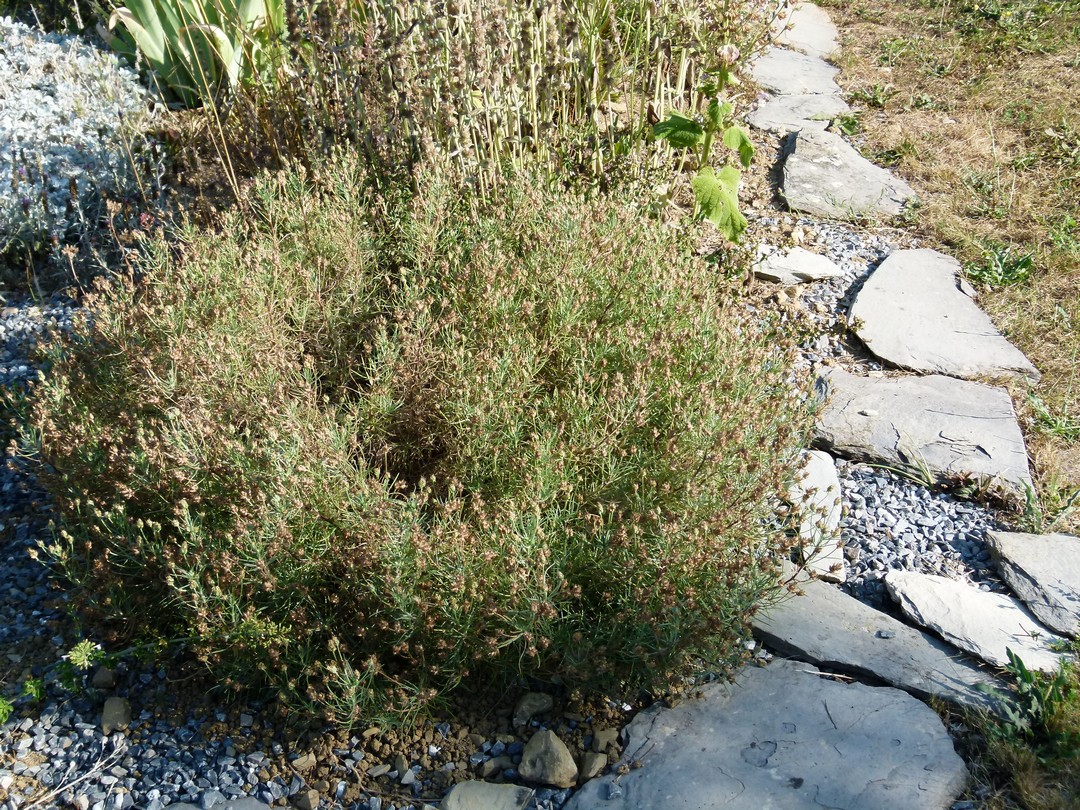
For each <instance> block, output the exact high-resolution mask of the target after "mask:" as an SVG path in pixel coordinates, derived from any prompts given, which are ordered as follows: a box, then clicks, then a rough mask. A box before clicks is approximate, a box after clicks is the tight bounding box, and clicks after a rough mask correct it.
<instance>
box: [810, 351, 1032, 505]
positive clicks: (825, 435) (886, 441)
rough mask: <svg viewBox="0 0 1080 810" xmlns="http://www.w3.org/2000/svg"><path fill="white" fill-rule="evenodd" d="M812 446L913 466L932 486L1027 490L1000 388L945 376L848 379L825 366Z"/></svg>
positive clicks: (1023, 459)
mask: <svg viewBox="0 0 1080 810" xmlns="http://www.w3.org/2000/svg"><path fill="white" fill-rule="evenodd" d="M818 387H819V391H820V392H821V393H822V395H823V396H824V397H825V398H826V404H825V406H824V408H823V409H822V410H821V412H820V413H819V414H818V423H817V426H816V428H815V438H814V441H815V443H816V445H817V446H818V447H820V448H822V449H824V450H828V451H830V452H832V453H833V455H840V456H844V457H846V458H850V459H853V460H856V461H869V462H874V463H881V464H886V465H890V466H894V467H915V468H919V469H922V470H924V471H925V472H928V473H929V474H930V475H932V476H933V477H934V479H935V480H936V481H937V482H938V483H947V482H950V481H954V480H956V479H961V478H976V479H986V480H989V481H990V482H992V483H995V484H996V485H998V486H999V487H1001V488H1003V489H1004V490H1005V491H1006V493H1012V494H1014V495H1023V493H1024V492H1025V489H1026V487H1027V486H1030V485H1031V477H1030V476H1029V474H1028V458H1027V448H1026V447H1025V446H1024V437H1023V435H1022V434H1021V433H1020V425H1019V424H1017V421H1016V413H1015V412H1014V411H1013V405H1012V400H1011V399H1010V398H1009V394H1008V392H1007V391H1005V390H1004V389H1002V388H994V387H991V386H989V385H982V384H981V383H975V382H968V381H967V380H957V379H955V378H953V377H942V376H939V375H933V376H929V377H895V378H890V377H856V376H855V375H854V374H849V373H848V372H846V371H843V370H841V369H827V370H826V371H825V372H824V373H823V374H822V376H821V377H820V378H819V379H818Z"/></svg>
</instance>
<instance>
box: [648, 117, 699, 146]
mask: <svg viewBox="0 0 1080 810" xmlns="http://www.w3.org/2000/svg"><path fill="white" fill-rule="evenodd" d="M653 135H655V136H656V137H657V138H663V139H664V140H666V141H667V142H668V143H670V144H671V145H672V146H674V147H675V148H677V149H687V148H690V147H692V146H697V145H698V144H700V143H701V142H702V140H704V138H705V130H704V129H703V128H702V126H701V124H699V123H698V122H697V121H691V120H690V119H689V118H686V117H685V116H682V115H679V114H678V113H672V114H671V115H670V116H668V119H667V120H666V121H661V122H660V123H658V124H656V125H654V126H653Z"/></svg>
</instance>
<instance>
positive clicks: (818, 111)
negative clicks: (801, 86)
mask: <svg viewBox="0 0 1080 810" xmlns="http://www.w3.org/2000/svg"><path fill="white" fill-rule="evenodd" d="M850 111H851V107H849V106H848V103H847V102H846V101H844V100H843V99H842V98H840V96H838V95H833V94H832V93H806V94H799V95H787V96H771V97H770V98H768V99H767V100H765V101H763V102H761V103H760V104H759V105H758V106H757V109H755V110H754V111H753V112H752V113H750V115H749V116H748V117H747V119H746V120H747V121H749V123H750V126H752V127H755V128H757V129H761V130H764V131H766V132H773V133H776V134H777V135H787V134H789V133H791V132H798V131H799V130H801V129H806V128H808V127H809V128H817V129H824V128H825V127H826V126H827V125H828V123H829V121H831V120H832V119H834V118H836V117H837V116H839V115H843V114H844V113H846V112H850Z"/></svg>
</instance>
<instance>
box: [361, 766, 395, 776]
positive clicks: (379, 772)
mask: <svg viewBox="0 0 1080 810" xmlns="http://www.w3.org/2000/svg"><path fill="white" fill-rule="evenodd" d="M392 770H393V768H392V767H391V766H390V765H387V764H386V763H383V764H382V765H376V766H374V767H372V768H369V769H368V772H367V775H368V776H370V777H371V778H372V779H378V778H379V777H380V776H386V774H388V773H390V771H392Z"/></svg>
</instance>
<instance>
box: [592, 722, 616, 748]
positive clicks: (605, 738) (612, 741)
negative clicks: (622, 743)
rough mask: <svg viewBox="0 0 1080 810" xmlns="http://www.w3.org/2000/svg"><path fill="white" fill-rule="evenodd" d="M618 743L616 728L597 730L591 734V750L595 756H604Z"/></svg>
mask: <svg viewBox="0 0 1080 810" xmlns="http://www.w3.org/2000/svg"><path fill="white" fill-rule="evenodd" d="M618 742H619V730H618V729H617V728H598V729H596V731H594V732H593V740H592V750H593V751H594V752H595V753H597V754H606V753H607V752H608V751H609V750H610V749H611V748H612V747H613V746H614V745H616V744H617V743H618Z"/></svg>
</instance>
